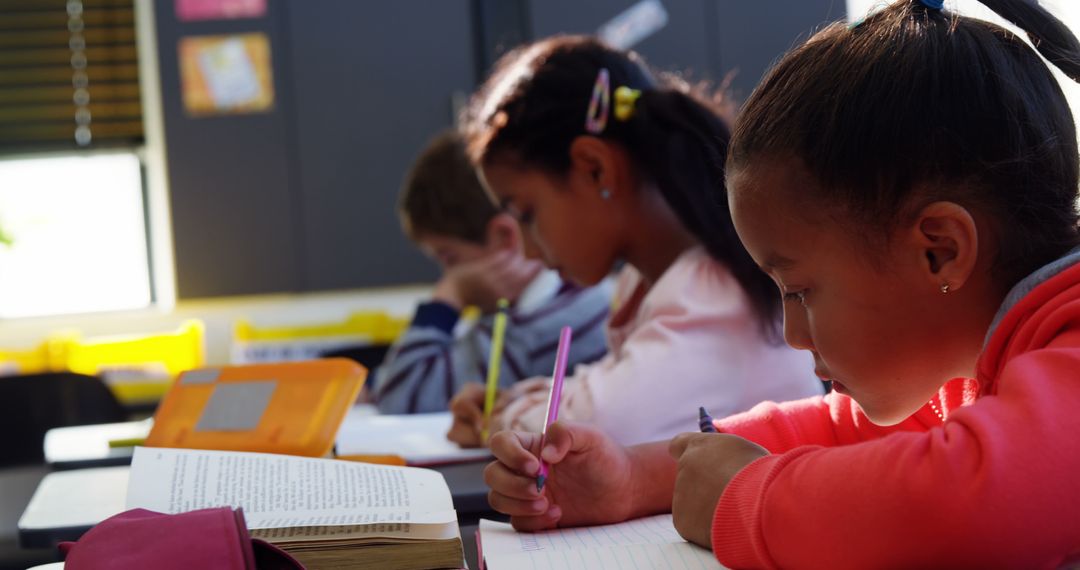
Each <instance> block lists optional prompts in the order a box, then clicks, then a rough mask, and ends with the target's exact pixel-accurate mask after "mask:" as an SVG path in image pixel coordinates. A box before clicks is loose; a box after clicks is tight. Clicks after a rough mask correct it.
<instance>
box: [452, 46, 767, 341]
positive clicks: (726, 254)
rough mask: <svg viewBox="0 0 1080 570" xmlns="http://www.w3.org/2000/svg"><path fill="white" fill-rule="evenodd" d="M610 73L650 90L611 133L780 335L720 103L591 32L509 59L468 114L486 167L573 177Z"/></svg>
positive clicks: (468, 128) (607, 132)
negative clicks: (754, 253)
mask: <svg viewBox="0 0 1080 570" xmlns="http://www.w3.org/2000/svg"><path fill="white" fill-rule="evenodd" d="M600 69H607V70H608V73H609V76H610V85H611V89H612V90H613V91H614V90H615V89H616V88H617V87H622V86H625V87H629V88H631V89H637V90H640V91H641V96H640V98H639V99H638V101H637V103H636V104H635V107H634V113H633V116H632V117H630V118H629V119H628V120H626V121H620V120H615V118H614V117H610V118H609V120H608V121H607V126H606V128H605V129H604V131H603V132H602V133H601V134H599V135H597V136H600V137H601V138H605V139H609V140H614V141H617V142H619V143H620V144H621V145H622V146H623V147H624V148H626V150H627V152H629V153H630V155H631V157H632V158H633V163H634V166H635V168H636V169H637V171H638V173H639V174H640V175H641V176H642V178H643V179H645V180H646V181H647V182H649V183H650V184H651V185H653V186H655V187H656V188H657V189H658V191H659V192H660V193H661V195H662V196H663V198H664V200H665V201H666V202H667V204H668V205H669V206H670V207H671V209H672V211H673V212H674V213H675V214H676V215H677V216H678V218H679V220H680V222H682V224H683V226H684V227H685V228H686V229H687V230H688V231H690V232H691V233H692V234H693V235H694V236H695V237H696V238H697V239H698V241H700V242H701V243H702V245H704V247H705V249H706V250H707V251H708V252H709V254H710V255H711V256H712V257H713V258H714V259H716V260H717V261H719V262H721V263H723V264H724V265H725V266H726V267H727V268H728V269H729V271H731V273H732V275H733V276H734V277H735V279H736V280H737V281H738V282H739V284H740V285H741V286H742V288H743V289H744V290H745V291H746V293H747V295H748V297H749V298H750V301H751V305H752V307H753V309H754V312H755V314H756V315H757V317H758V319H759V320H760V322H761V323H762V327H763V329H764V330H765V332H766V336H768V337H769V338H771V339H774V340H775V339H778V338H779V335H778V327H779V322H780V302H779V298H780V296H779V295H778V293H777V290H776V285H775V284H774V283H773V282H772V280H771V279H769V277H768V276H767V275H765V274H764V273H763V272H762V271H761V270H760V269H758V267H757V265H756V264H755V263H754V261H753V259H751V257H750V255H749V254H748V253H747V252H746V250H745V249H744V248H743V246H742V243H741V242H740V241H739V238H738V236H737V235H736V233H735V229H734V226H733V225H732V222H731V214H730V212H729V211H728V206H727V199H726V197H725V195H724V162H725V157H726V154H727V146H728V142H729V140H730V131H729V130H728V127H727V125H726V124H725V122H724V121H723V119H721V118H720V115H719V112H720V110H719V108H718V107H717V106H716V105H717V102H716V101H710V100H708V99H706V98H705V97H704V96H703V95H701V94H699V93H696V92H695V91H694V90H692V89H690V87H689V86H688V85H687V84H686V83H685V82H683V81H681V80H679V79H677V78H675V77H670V76H663V77H660V78H657V76H655V75H654V74H653V73H651V72H650V70H649V69H648V67H647V66H646V65H645V63H644V62H643V61H642V60H641V59H640V57H639V56H638V55H637V54H635V53H633V52H629V53H625V52H620V51H617V50H614V49H612V48H610V47H608V46H606V45H604V44H602V43H601V42H599V41H597V40H596V39H594V38H591V37H585V36H556V37H553V38H549V39H546V40H542V41H539V42H536V43H534V44H531V45H527V46H525V47H522V48H518V49H517V50H515V51H513V52H511V53H509V54H507V55H505V56H503V58H502V59H500V61H499V63H498V64H497V65H496V69H495V71H494V72H493V74H492V76H491V77H490V78H488V80H487V81H486V82H485V83H484V85H483V86H482V87H481V89H480V90H479V91H478V92H477V94H476V95H475V96H474V98H473V100H472V102H471V104H470V106H469V108H468V109H467V112H466V115H465V117H464V120H463V125H464V126H463V130H464V131H465V134H466V138H467V140H468V141H469V148H470V153H471V154H472V157H473V160H474V161H475V162H476V163H478V164H483V163H484V162H486V161H490V160H494V159H505V158H510V159H512V160H515V161H518V162H520V163H522V164H524V165H527V166H529V167H535V168H540V169H543V170H546V171H548V172H550V173H553V174H556V175H563V174H565V173H566V172H568V170H569V168H570V153H569V149H570V145H571V143H572V142H573V140H574V139H575V138H577V137H579V136H581V135H584V134H587V133H586V132H585V114H586V110H587V109H588V106H589V99H590V96H591V93H592V89H593V84H594V82H595V81H596V77H597V73H598V72H599V71H600Z"/></svg>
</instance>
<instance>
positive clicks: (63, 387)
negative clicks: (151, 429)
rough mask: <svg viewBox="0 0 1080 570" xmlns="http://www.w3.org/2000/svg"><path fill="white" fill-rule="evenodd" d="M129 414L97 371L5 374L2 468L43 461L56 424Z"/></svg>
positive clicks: (0, 401) (0, 383)
mask: <svg viewBox="0 0 1080 570" xmlns="http://www.w3.org/2000/svg"><path fill="white" fill-rule="evenodd" d="M127 419H128V417H127V412H126V411H125V410H124V408H123V406H121V405H120V403H119V402H118V401H117V400H116V396H114V395H113V393H112V392H111V391H110V390H109V388H108V387H107V386H105V383H104V382H103V381H102V380H101V379H100V378H98V377H96V376H87V375H85V374H76V373H74V372H50V373H44V374H28V375H23V376H5V377H0V442H2V443H0V467H8V466H14V465H27V464H34V463H39V464H40V463H44V461H45V454H44V450H43V444H44V441H45V432H47V431H48V430H50V429H52V428H55V427H64V426H75V425H85V424H102V423H112V422H122V421H126V420H127Z"/></svg>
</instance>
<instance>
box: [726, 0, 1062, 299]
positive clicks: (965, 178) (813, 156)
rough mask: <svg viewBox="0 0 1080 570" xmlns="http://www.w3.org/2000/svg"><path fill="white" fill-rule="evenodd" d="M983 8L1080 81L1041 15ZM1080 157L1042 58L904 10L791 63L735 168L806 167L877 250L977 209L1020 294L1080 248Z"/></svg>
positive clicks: (753, 110) (1001, 37)
mask: <svg viewBox="0 0 1080 570" xmlns="http://www.w3.org/2000/svg"><path fill="white" fill-rule="evenodd" d="M982 2H983V4H985V5H987V6H988V7H990V8H991V9H992V10H994V11H995V12H997V13H998V14H1000V15H1001V16H1003V17H1005V18H1006V19H1008V20H1010V21H1012V22H1013V23H1015V24H1017V25H1019V26H1020V27H1021V28H1023V29H1024V30H1025V31H1026V32H1027V33H1028V34H1029V36H1031V37H1032V39H1033V40H1034V42H1035V45H1037V46H1038V48H1039V50H1040V52H1041V53H1043V54H1044V55H1045V56H1046V57H1048V58H1050V59H1051V61H1053V62H1054V64H1055V65H1056V66H1058V67H1060V68H1061V69H1062V70H1063V71H1065V72H1066V73H1067V74H1068V75H1069V76H1071V77H1073V78H1074V79H1076V78H1078V77H1080V44H1078V43H1077V40H1076V38H1075V36H1073V34H1072V33H1070V32H1069V30H1068V29H1067V28H1066V27H1065V26H1064V25H1063V24H1062V23H1061V22H1060V21H1058V20H1057V19H1056V18H1054V17H1053V16H1051V15H1050V14H1049V13H1047V12H1046V11H1045V10H1044V9H1043V8H1041V7H1040V6H1039V5H1038V4H1036V3H1035V2H1032V1H1027V0H982ZM1078 154H1080V153H1078V149H1077V139H1076V126H1075V123H1074V122H1073V116H1072V113H1071V111H1070V109H1069V104H1068V102H1067V101H1066V99H1065V95H1064V93H1062V91H1061V86H1060V85H1058V83H1057V80H1056V79H1055V78H1054V77H1053V75H1052V74H1051V73H1050V70H1049V68H1048V67H1047V66H1046V64H1045V63H1044V62H1043V61H1042V60H1041V59H1040V58H1039V56H1038V54H1037V53H1036V52H1035V51H1034V50H1032V49H1031V47H1030V46H1028V45H1027V44H1026V43H1024V42H1023V41H1022V40H1021V39H1020V38H1018V37H1017V36H1016V34H1014V33H1012V32H1010V31H1008V30H1006V29H1003V28H1001V27H1000V26H997V25H994V24H992V23H989V22H986V21H983V20H979V19H975V18H968V17H964V16H959V15H956V14H953V13H951V12H948V11H943V10H940V9H936V8H932V7H928V6H927V5H926V4H924V3H923V2H922V0H900V1H898V2H894V3H893V4H891V5H889V6H888V7H886V8H884V9H882V10H881V11H879V12H876V13H873V14H871V15H869V16H868V17H867V18H866V19H865V20H863V21H861V22H859V23H857V24H855V25H847V24H845V23H836V24H833V25H831V26H828V27H827V28H825V29H823V30H821V31H820V32H818V33H817V34H815V35H814V36H813V37H811V38H810V39H809V40H807V41H806V42H805V43H804V44H802V45H800V46H798V47H797V48H795V49H793V50H792V51H791V52H789V53H788V54H786V55H785V56H784V57H783V58H782V59H781V60H780V61H779V62H778V63H777V64H776V66H774V67H773V69H772V70H770V72H769V73H768V74H767V75H766V77H765V78H764V79H763V81H762V83H761V84H760V85H759V86H758V88H757V89H756V90H755V91H754V93H753V94H752V95H751V96H750V98H749V99H748V100H747V102H746V104H745V105H744V106H743V108H742V110H741V112H740V116H739V121H738V123H737V124H736V128H735V132H734V133H733V135H732V142H731V152H730V154H729V157H728V169H729V171H731V170H733V169H739V168H742V167H744V166H745V165H746V164H748V163H749V162H750V161H751V160H754V159H755V158H767V159H775V158H781V159H784V158H795V159H798V160H800V161H801V162H802V164H803V165H804V166H805V168H806V169H807V171H808V172H809V174H810V176H811V180H810V181H809V182H812V183H811V184H807V185H806V190H805V191H806V192H807V193H808V194H809V196H808V197H807V198H808V200H809V201H811V202H812V203H814V204H816V205H820V206H821V207H823V208H827V209H831V210H833V212H834V213H836V214H837V215H835V216H833V217H834V218H835V219H842V220H845V222H846V223H847V224H848V225H850V226H852V229H854V230H856V231H858V232H859V233H860V235H861V236H864V237H867V238H876V239H871V240H869V241H868V242H867V243H869V244H871V245H874V244H881V243H882V241H883V240H885V239H887V236H888V235H890V232H889V230H891V229H893V228H895V227H896V225H897V224H900V223H902V222H903V221H904V220H906V219H908V216H910V215H912V214H914V213H916V212H917V211H918V210H919V209H920V208H921V207H922V206H923V205H925V204H927V203H930V202H932V201H936V200H948V201H952V202H956V203H958V204H960V205H963V206H964V207H966V208H969V209H971V210H972V211H975V212H979V213H981V214H983V215H984V216H985V218H986V219H987V221H988V223H989V225H990V230H991V233H992V235H993V236H994V242H995V245H996V246H997V255H996V258H995V260H994V264H993V271H994V276H995V278H996V279H997V280H998V282H999V284H1000V285H1001V286H1002V287H1003V288H1006V289H1007V288H1008V287H1011V286H1012V285H1013V284H1015V283H1016V282H1017V281H1019V280H1020V279H1022V278H1023V277H1025V276H1026V275H1028V274H1030V273H1031V272H1032V271H1034V270H1035V269H1037V268H1039V267H1041V266H1042V265H1045V264H1047V263H1049V262H1050V261H1052V260H1054V259H1057V258H1058V257H1061V256H1062V255H1064V254H1065V253H1066V252H1068V251H1069V250H1070V249H1072V248H1074V247H1076V246H1077V245H1078V244H1080V231H1078V216H1077V209H1076V198H1077V190H1078V186H1080V158H1078ZM877 257H878V256H870V257H869V258H868V259H871V260H873V259H875V258H877Z"/></svg>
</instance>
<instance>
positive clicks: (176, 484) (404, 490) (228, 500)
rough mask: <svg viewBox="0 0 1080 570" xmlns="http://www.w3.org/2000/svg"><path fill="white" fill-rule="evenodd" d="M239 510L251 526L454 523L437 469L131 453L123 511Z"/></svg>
mask: <svg viewBox="0 0 1080 570" xmlns="http://www.w3.org/2000/svg"><path fill="white" fill-rule="evenodd" d="M220 506H231V507H242V508H243V509H244V516H245V518H246V519H247V523H248V527H249V528H252V529H258V528H280V527H288V526H338V525H361V524H373V523H429V524H441V523H450V522H456V521H457V515H456V513H455V512H454V506H453V501H452V499H451V497H450V490H449V489H448V488H447V486H446V481H445V480H444V479H443V477H442V475H441V474H440V473H438V472H435V471H431V470H427V469H417V468H411V467H398V466H391V465H375V464H368V463H357V462H350V461H335V460H331V459H317V458H310V457H295V456H287V455H273V454H266V453H242V452H232V451H229V452H224V451H204V450H192V449H164V448H143V447H139V448H136V450H135V455H134V458H133V460H132V464H131V476H130V481H129V484H128V494H127V508H129V509H132V508H139V507H141V508H146V509H150V510H154V511H159V512H165V513H180V512H185V511H191V510H195V509H203V508H210V507H220Z"/></svg>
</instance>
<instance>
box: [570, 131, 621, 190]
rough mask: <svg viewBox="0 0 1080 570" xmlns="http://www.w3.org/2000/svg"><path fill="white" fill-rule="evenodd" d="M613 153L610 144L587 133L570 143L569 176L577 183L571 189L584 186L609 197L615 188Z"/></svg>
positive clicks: (614, 158)
mask: <svg viewBox="0 0 1080 570" xmlns="http://www.w3.org/2000/svg"><path fill="white" fill-rule="evenodd" d="M615 160H616V157H615V153H614V149H613V148H612V147H611V145H610V144H609V143H607V142H604V141H603V140H601V139H599V138H597V137H594V136H589V135H582V136H579V137H577V138H575V139H574V141H573V142H572V143H570V177H571V180H573V181H575V182H578V183H579V184H571V185H570V186H571V189H575V188H585V191H587V192H592V193H595V195H596V196H602V197H603V198H604V199H610V198H611V197H612V196H613V195H615V193H616V192H618V190H617V189H616V186H617V184H616V178H617V176H616V172H615Z"/></svg>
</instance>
